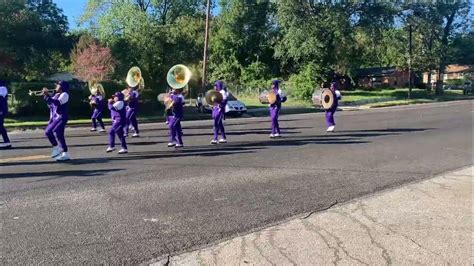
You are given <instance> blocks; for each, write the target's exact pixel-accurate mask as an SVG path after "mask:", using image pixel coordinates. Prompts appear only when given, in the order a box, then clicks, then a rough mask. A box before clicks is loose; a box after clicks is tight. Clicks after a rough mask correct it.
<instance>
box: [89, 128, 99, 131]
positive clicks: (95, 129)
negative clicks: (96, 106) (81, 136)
mask: <svg viewBox="0 0 474 266" xmlns="http://www.w3.org/2000/svg"><path fill="white" fill-rule="evenodd" d="M89 131H91V132H93V131H97V128H94V127H93V128H91V129H90V130H89Z"/></svg>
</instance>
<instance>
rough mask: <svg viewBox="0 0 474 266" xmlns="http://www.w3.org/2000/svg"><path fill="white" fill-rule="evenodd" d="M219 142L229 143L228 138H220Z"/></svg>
mask: <svg viewBox="0 0 474 266" xmlns="http://www.w3.org/2000/svg"><path fill="white" fill-rule="evenodd" d="M219 143H227V140H226V139H220V140H219Z"/></svg>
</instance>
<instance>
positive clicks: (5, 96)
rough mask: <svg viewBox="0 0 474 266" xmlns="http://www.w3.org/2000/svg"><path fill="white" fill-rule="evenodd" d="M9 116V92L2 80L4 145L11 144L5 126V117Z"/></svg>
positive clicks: (0, 118)
mask: <svg viewBox="0 0 474 266" xmlns="http://www.w3.org/2000/svg"><path fill="white" fill-rule="evenodd" d="M7 114H8V90H7V86H6V84H5V83H4V82H3V81H1V80H0V134H1V135H2V138H3V142H4V144H8V145H9V143H10V139H9V138H8V134H7V130H6V129H5V126H4V125H3V123H4V121H5V117H6V115H7Z"/></svg>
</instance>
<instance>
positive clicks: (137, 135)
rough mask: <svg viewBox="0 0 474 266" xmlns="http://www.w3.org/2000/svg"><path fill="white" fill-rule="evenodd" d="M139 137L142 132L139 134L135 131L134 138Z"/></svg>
mask: <svg viewBox="0 0 474 266" xmlns="http://www.w3.org/2000/svg"><path fill="white" fill-rule="evenodd" d="M138 137H140V134H138V133H133V135H132V138H138Z"/></svg>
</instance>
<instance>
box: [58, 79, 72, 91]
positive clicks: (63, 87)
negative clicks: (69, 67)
mask: <svg viewBox="0 0 474 266" xmlns="http://www.w3.org/2000/svg"><path fill="white" fill-rule="evenodd" d="M56 84H58V85H59V87H61V91H62V92H69V83H68V82H67V81H64V80H59V81H58V82H56Z"/></svg>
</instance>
